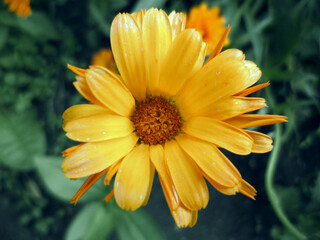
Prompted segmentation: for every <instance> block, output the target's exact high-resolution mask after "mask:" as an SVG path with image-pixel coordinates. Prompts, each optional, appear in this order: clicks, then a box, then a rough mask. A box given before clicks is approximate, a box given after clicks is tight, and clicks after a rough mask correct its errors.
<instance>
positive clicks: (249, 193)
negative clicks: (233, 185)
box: [239, 179, 257, 200]
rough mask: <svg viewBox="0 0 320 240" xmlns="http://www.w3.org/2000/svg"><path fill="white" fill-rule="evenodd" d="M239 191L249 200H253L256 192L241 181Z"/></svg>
mask: <svg viewBox="0 0 320 240" xmlns="http://www.w3.org/2000/svg"><path fill="white" fill-rule="evenodd" d="M239 191H240V192H241V193H242V194H243V195H246V196H247V197H249V198H252V199H253V200H255V198H254V197H255V196H256V195H257V194H256V193H257V190H255V189H254V187H252V186H251V185H250V184H249V183H247V182H246V181H245V180H243V179H242V181H241V186H240V189H239Z"/></svg>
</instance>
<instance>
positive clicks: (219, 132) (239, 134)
mask: <svg viewBox="0 0 320 240" xmlns="http://www.w3.org/2000/svg"><path fill="white" fill-rule="evenodd" d="M182 130H183V131H184V132H186V133H187V134H189V135H191V136H193V137H196V138H199V139H202V140H205V141H208V142H211V143H213V144H215V145H217V146H219V147H222V148H225V149H227V150H228V151H230V152H233V153H236V154H240V155H247V154H249V153H251V149H252V144H253V141H252V138H251V137H250V135H248V134H247V133H245V132H244V131H243V130H241V129H239V128H237V127H234V126H232V125H230V124H227V123H225V122H223V121H219V120H216V119H214V118H209V117H192V118H190V119H188V120H187V121H186V122H185V123H184V126H183V127H182Z"/></svg>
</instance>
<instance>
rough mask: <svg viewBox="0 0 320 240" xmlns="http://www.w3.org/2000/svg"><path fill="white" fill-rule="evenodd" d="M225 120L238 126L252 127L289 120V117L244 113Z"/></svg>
mask: <svg viewBox="0 0 320 240" xmlns="http://www.w3.org/2000/svg"><path fill="white" fill-rule="evenodd" d="M225 122H226V123H229V124H231V125H233V126H235V127H238V128H250V127H259V126H265V125H270V124H275V123H282V122H287V117H285V116H280V115H257V114H244V115H241V116H237V117H234V118H230V119H227V120H225Z"/></svg>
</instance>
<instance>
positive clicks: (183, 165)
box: [164, 141, 209, 210]
mask: <svg viewBox="0 0 320 240" xmlns="http://www.w3.org/2000/svg"><path fill="white" fill-rule="evenodd" d="M164 152H165V158H166V163H167V166H168V169H169V172H170V175H171V177H172V180H173V184H174V186H175V189H176V190H177V193H178V196H179V198H180V199H181V201H182V203H183V204H184V205H185V206H186V207H187V208H188V209H190V210H199V209H201V208H205V207H206V206H207V204H208V201H209V193H208V188H207V185H206V183H205V181H204V179H203V177H202V175H201V172H200V171H199V169H198V167H197V166H196V165H195V163H194V162H193V161H192V159H190V157H188V156H187V155H186V154H185V153H184V152H183V151H182V150H181V148H180V147H179V146H178V144H177V143H176V141H170V142H166V144H165V147H164Z"/></svg>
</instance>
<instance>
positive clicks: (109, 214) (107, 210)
mask: <svg viewBox="0 0 320 240" xmlns="http://www.w3.org/2000/svg"><path fill="white" fill-rule="evenodd" d="M117 217H118V216H117V214H116V212H115V211H114V210H113V209H112V205H109V204H108V205H106V204H104V203H100V202H95V203H91V204H90V205H86V206H85V207H84V208H83V209H82V210H81V211H80V212H79V213H78V215H77V216H76V217H75V218H74V219H73V221H72V222H71V224H70V225H69V227H68V230H67V234H66V238H65V239H66V240H80V239H81V240H87V239H88V240H91V239H94V240H100V239H101V240H102V239H106V237H107V236H108V235H109V234H110V233H111V232H112V230H113V229H114V228H115V225H116V223H117Z"/></svg>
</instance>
